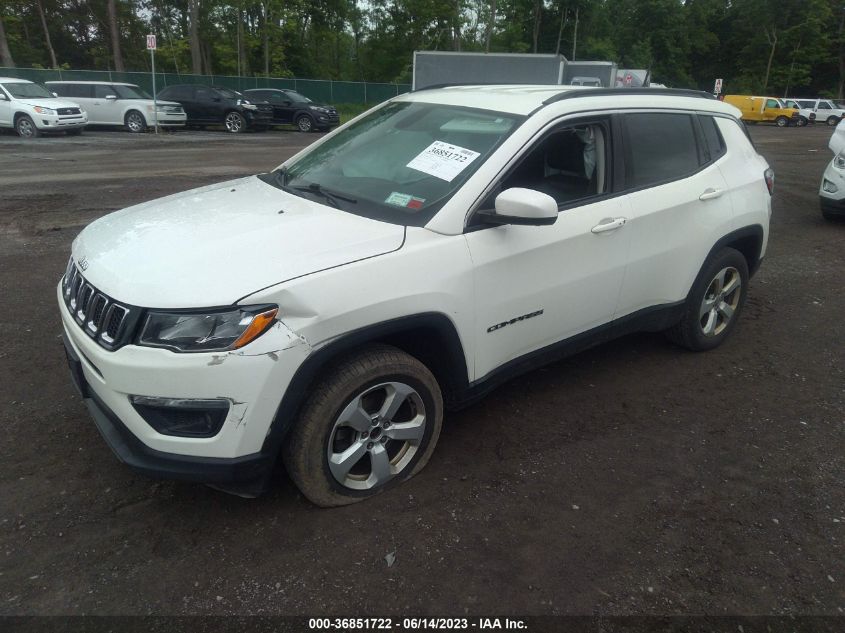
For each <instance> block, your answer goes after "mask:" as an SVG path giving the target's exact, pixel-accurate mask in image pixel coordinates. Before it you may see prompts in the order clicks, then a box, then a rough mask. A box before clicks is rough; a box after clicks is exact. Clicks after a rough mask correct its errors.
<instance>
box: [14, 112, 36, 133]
mask: <svg viewBox="0 0 845 633" xmlns="http://www.w3.org/2000/svg"><path fill="white" fill-rule="evenodd" d="M15 131H16V132H17V133H18V136H20V137H21V138H38V137H39V136H41V132H40V131H39V130H38V128H37V127H35V123H34V122H33V120H32V119H31V118H29V117H28V116H27V115H25V114H22V115H21V116H20V117H18V120H17V121H16V122H15Z"/></svg>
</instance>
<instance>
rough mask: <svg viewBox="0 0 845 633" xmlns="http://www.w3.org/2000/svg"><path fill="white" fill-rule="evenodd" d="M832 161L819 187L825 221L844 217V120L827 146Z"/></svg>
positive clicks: (820, 202)
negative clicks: (831, 155) (831, 154)
mask: <svg viewBox="0 0 845 633" xmlns="http://www.w3.org/2000/svg"><path fill="white" fill-rule="evenodd" d="M828 146H829V147H830V150H831V151H832V152H833V160H832V161H830V164H829V165H828V166H827V169H825V170H824V175H823V176H822V184H821V186H820V187H819V204H820V206H821V209H822V215H823V216H824V218H825V219H826V220H833V219H834V218H842V217H845V120H843V121H841V122H840V123H839V125H837V126H836V129H835V130H834V131H833V135H832V136H831V137H830V143H829V145H828Z"/></svg>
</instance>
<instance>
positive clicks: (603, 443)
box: [0, 126, 845, 616]
mask: <svg viewBox="0 0 845 633" xmlns="http://www.w3.org/2000/svg"><path fill="white" fill-rule="evenodd" d="M751 133H752V136H753V137H754V139H755V141H756V143H757V146H758V149H759V150H760V151H761V152H762V153H763V154H764V155H765V156H766V158H767V159H768V160H769V162H770V163H771V164H772V166H773V167H774V169H775V172H776V194H775V198H774V218H773V225H772V235H771V239H770V243H769V254H768V257H767V259H766V261H765V262H764V263H763V267H762V269H761V271H760V273H759V274H758V275H757V276H756V277H755V278H754V279H753V281H752V287H751V293H750V299H749V301H748V303H747V305H746V308H745V312H744V314H743V316H742V319H741V321H740V324H739V327H738V329H737V331H736V334H735V336H734V337H733V338H732V339H731V340H730V341H728V343H727V344H725V345H724V346H723V347H721V348H720V349H718V350H715V351H713V352H709V353H706V354H691V353H688V352H685V351H683V350H680V349H678V348H675V347H673V346H671V345H670V344H668V343H667V342H665V341H664V339H663V338H662V337H661V336H659V335H637V336H630V337H627V338H625V339H622V340H620V341H616V342H614V343H610V344H607V345H604V346H601V347H598V348H595V349H593V350H591V351H589V352H586V353H582V354H580V355H578V356H575V357H572V358H570V359H568V360H566V361H564V362H561V363H558V364H555V365H552V366H550V367H547V368H545V369H542V370H539V371H535V372H533V373H531V374H528V375H526V376H524V377H522V378H519V379H516V380H514V381H512V382H510V383H508V384H507V385H505V386H503V387H502V388H500V389H499V390H498V391H496V392H495V393H493V394H492V395H491V396H490V397H488V398H487V399H486V400H484V401H483V402H481V403H480V404H478V405H476V406H474V407H472V408H470V409H467V410H465V411H462V412H460V413H459V414H452V415H449V416H448V417H447V419H446V423H445V426H444V430H443V435H442V436H441V440H440V445H439V447H438V450H437V451H436V453H435V455H434V458H433V459H432V461H431V463H430V465H429V466H428V467H427V469H426V470H425V471H423V473H422V474H421V475H419V476H418V477H416V478H415V479H414V480H412V481H411V482H408V483H406V484H405V485H403V486H401V487H400V488H398V489H396V490H395V491H393V492H391V493H389V494H385V495H382V496H380V497H379V498H376V499H374V500H371V501H369V502H367V503H363V504H358V505H355V506H351V507H347V508H341V509H335V510H319V509H317V508H315V507H313V506H311V505H310V504H308V503H307V502H306V501H305V500H303V499H302V498H301V497H300V496H299V495H298V494H297V492H296V490H295V488H294V487H293V485H292V484H291V483H290V482H289V481H288V480H287V479H286V477H285V476H284V475H282V474H281V473H280V474H279V477H278V486H277V487H276V488H275V489H274V490H273V491H272V493H271V494H269V495H267V496H265V497H263V498H261V499H257V500H245V499H240V498H237V497H232V496H229V495H226V494H223V493H220V492H216V491H214V490H211V489H209V488H206V487H203V486H200V485H192V484H185V483H174V482H157V481H152V480H149V479H145V478H142V477H139V476H135V475H134V474H132V473H131V472H130V471H129V470H127V469H126V468H125V467H124V466H122V465H121V464H120V463H118V462H117V461H116V460H115V459H114V457H113V456H112V454H111V452H110V451H109V449H108V447H107V446H106V444H105V443H104V442H103V441H102V439H101V438H100V436H99V435H98V433H97V431H96V429H95V427H94V424H93V423H92V421H91V420H90V419H89V416H88V414H87V412H86V410H85V408H84V406H83V405H82V403H81V402H80V400H79V399H78V397H77V396H76V393H75V392H74V391H73V389H72V387H71V383H70V379H69V376H68V372H67V370H66V367H65V364H64V357H63V352H62V349H61V345H60V341H59V338H58V336H59V332H60V324H59V317H58V312H57V307H56V305H55V295H54V286H55V284H56V282H57V280H58V279H59V276H60V275H61V273H62V272H63V269H64V266H65V264H66V262H67V257H68V252H69V247H70V242H71V240H72V239H73V238H74V237H75V236H76V234H77V233H78V232H79V230H80V229H81V228H82V227H83V226H84V225H85V224H86V223H88V222H90V221H91V220H93V219H95V218H97V217H99V216H101V215H103V214H104V213H107V212H109V211H111V210H114V209H118V208H121V207H124V206H128V205H130V204H134V203H137V202H141V201H145V200H149V199H152V198H156V197H159V196H163V195H167V194H170V193H173V192H177V191H181V190H185V189H188V188H191V187H195V186H201V185H205V184H208V183H212V182H216V181H222V180H225V179H228V178H234V177H238V176H242V175H246V174H250V173H255V172H257V171H265V170H268V169H271V168H272V167H274V166H275V165H276V164H278V163H279V162H281V161H282V160H283V159H284V158H286V157H287V156H289V155H290V154H292V153H293V152H294V151H296V150H297V149H298V148H301V147H303V146H305V145H307V144H308V143H309V142H311V141H313V140H314V139H315V138H317V136H316V135H305V134H300V133H297V132H268V133H264V134H245V135H241V136H228V135H225V134H223V133H219V132H207V133H202V132H180V133H176V134H167V135H163V136H159V137H155V136H153V135H144V136H140V137H138V136H132V135H129V134H127V133H124V132H119V131H102V132H86V133H85V134H84V135H83V136H81V137H74V138H64V137H56V138H44V139H39V140H37V141H34V142H21V141H20V140H19V139H18V138H17V137H15V136H11V135H9V134H5V135H2V136H0V291H2V297H3V300H2V312H0V334H2V336H3V338H4V340H5V341H6V343H5V344H4V345H3V346H2V348H0V429H2V434H0V615H15V614H286V615H290V614H310V615H317V614H326V613H330V614H334V615H358V616H364V615H385V614H392V615H396V616H402V615H407V616H410V615H416V616H419V615H464V614H487V615H489V614H520V615H553V614H581V615H599V614H600V615H625V614H667V615H668V614H701V613H706V614H714V615H715V614H816V615H822V614H824V615H841V614H843V613H845V556H843V540H845V492H843V489H844V487H845V486H844V485H845V475H844V474H843V473H845V457H843V445H845V444H843V440H845V374H843V368H845V345H843V341H845V327H843V322H845V319H843V315H844V314H845V293H843V291H842V290H843V283H842V279H843V270H845V223H842V222H839V223H829V222H825V221H824V220H823V219H822V218H821V214H820V212H819V210H818V200H817V190H818V186H819V181H820V177H821V174H822V171H823V169H824V166H825V164H826V163H827V161H829V160H830V152H829V151H828V150H827V141H828V138H829V136H830V133H831V129H830V128H827V127H824V126H817V127H815V128H802V129H794V128H789V129H778V128H774V127H765V126H756V127H753V128H751ZM41 319H43V320H41ZM388 554H394V555H395V563H394V564H393V565H392V566H390V567H388V565H387V563H386V561H385V556H387V555H388Z"/></svg>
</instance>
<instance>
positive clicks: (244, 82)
mask: <svg viewBox="0 0 845 633" xmlns="http://www.w3.org/2000/svg"><path fill="white" fill-rule="evenodd" d="M0 76H3V77H17V78H19V79H28V80H29V81H35V82H38V83H44V82H45V81H117V82H124V83H130V84H135V85H137V86H140V87H141V88H143V89H144V90H146V91H147V92H149V93H151V94H152V91H153V80H152V74H151V73H141V72H123V73H121V72H116V71H107V70H60V69H42V68H3V67H0ZM174 84H210V85H215V86H225V87H227V88H231V89H233V90H238V91H241V90H249V89H250V88H287V89H291V90H296V91H297V92H299V93H301V94H303V95H305V96H306V97H308V98H309V99H311V100H313V101H321V102H324V103H330V104H335V103H358V104H374V103H381V102H382V101H385V100H387V99H390V98H391V97H395V96H396V95H399V94H402V93H404V92H409V91H410V90H411V86H410V84H385V83H370V82H363V81H332V80H323V79H282V78H275V77H233V76H231V75H177V74H174V73H156V88H157V89H159V90H161V89H162V88H164V87H165V86H172V85H174Z"/></svg>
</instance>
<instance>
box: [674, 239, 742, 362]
mask: <svg viewBox="0 0 845 633" xmlns="http://www.w3.org/2000/svg"><path fill="white" fill-rule="evenodd" d="M747 287H748V263H747V262H746V261H745V257H744V256H743V255H742V253H740V252H739V251H737V250H736V249H733V248H724V249H722V250H721V251H719V252H718V253H717V254H716V256H715V257H713V258H712V259H711V260H710V261H709V262H708V263H707V264H705V267H704V269H703V272H702V274H701V275H699V277H698V279H697V280H696V283H695V285H694V286H693V288H692V290H691V291H690V294H689V296H688V297H687V303H686V306H685V309H684V316H683V318H682V319H681V320H680V322H679V323H677V324H676V325H675V326H674V327H672V328H670V329H669V330H667V332H666V333H667V335H668V336H669V338H670V339H671V340H672V341H673V342H675V343H677V344H678V345H681V346H682V347H686V348H687V349H690V350H692V351H694V352H699V351H704V350H708V349H713V348H714V347H718V346H719V345H721V344H722V342H723V341H724V340H725V339H726V338H727V337H728V336H729V335H730V333H731V332H732V331H733V329H734V327H736V322H737V319H738V318H739V314H740V312H741V311H742V306H743V304H744V303H745V295H746V288H747Z"/></svg>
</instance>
